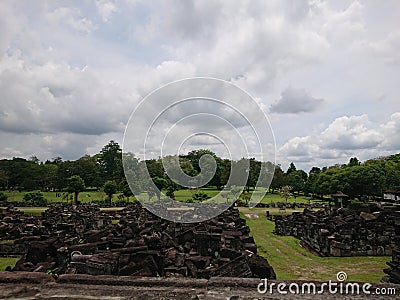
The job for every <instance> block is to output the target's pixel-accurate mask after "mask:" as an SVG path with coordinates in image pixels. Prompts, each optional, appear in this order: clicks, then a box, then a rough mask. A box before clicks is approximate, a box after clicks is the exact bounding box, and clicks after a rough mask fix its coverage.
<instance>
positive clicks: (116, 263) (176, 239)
mask: <svg viewBox="0 0 400 300" xmlns="http://www.w3.org/2000/svg"><path fill="white" fill-rule="evenodd" d="M2 216H3V215H2ZM18 218H19V222H15V220H16V219H18ZM9 221H11V222H9ZM16 224H17V225H16ZM1 226H3V227H4V229H10V228H17V229H18V230H17V231H18V233H17V234H14V233H13V234H10V231H7V230H2V231H0V233H1V235H0V239H2V240H4V239H7V240H12V241H13V243H12V244H8V246H9V247H10V249H9V254H12V253H11V252H12V248H13V247H14V251H15V250H16V249H17V245H20V246H21V245H22V246H21V248H19V252H21V251H22V250H24V251H23V252H24V255H23V256H22V258H21V259H20V260H19V261H18V262H17V264H16V265H15V267H14V268H13V270H14V271H34V272H47V273H51V274H65V273H69V274H93V275H100V274H105V275H132V276H165V277H194V278H211V277H219V276H223V277H259V278H275V277H276V276H275V273H274V270H273V268H272V267H271V266H270V265H269V264H268V262H267V260H266V259H264V258H262V257H261V256H258V255H257V247H256V245H255V243H254V240H253V238H252V237H251V236H250V235H249V232H250V230H249V227H248V226H247V225H246V223H245V221H244V220H243V219H242V218H240V216H239V211H238V210H237V209H234V208H230V209H229V210H227V211H225V212H224V213H222V214H220V215H219V216H217V217H215V218H213V219H210V220H208V221H205V222H201V223H188V224H185V223H174V222H170V221H166V220H163V219H161V218H159V217H157V216H155V215H153V214H151V213H150V212H148V211H147V210H146V209H144V208H142V206H141V205H140V204H138V203H137V204H134V205H130V206H128V207H126V208H125V209H123V210H122V211H118V212H114V213H104V212H101V211H100V209H99V208H98V207H96V206H93V205H85V206H62V205H56V206H52V207H50V208H49V209H48V210H47V211H45V212H44V213H42V215H41V216H37V217H32V216H24V215H22V214H21V213H20V212H18V211H16V210H12V209H10V210H8V211H6V212H5V215H4V216H3V218H2V223H1ZM3 227H0V230H1V228H3ZM15 254H20V253H15Z"/></svg>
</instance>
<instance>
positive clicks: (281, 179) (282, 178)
mask: <svg viewBox="0 0 400 300" xmlns="http://www.w3.org/2000/svg"><path fill="white" fill-rule="evenodd" d="M286 183H287V180H286V175H285V172H283V170H282V169H281V166H280V165H276V166H275V172H274V177H273V178H272V182H271V185H270V187H271V189H272V191H274V190H276V189H280V188H281V187H283V186H284V185H286Z"/></svg>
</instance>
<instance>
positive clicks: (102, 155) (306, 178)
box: [0, 141, 400, 199]
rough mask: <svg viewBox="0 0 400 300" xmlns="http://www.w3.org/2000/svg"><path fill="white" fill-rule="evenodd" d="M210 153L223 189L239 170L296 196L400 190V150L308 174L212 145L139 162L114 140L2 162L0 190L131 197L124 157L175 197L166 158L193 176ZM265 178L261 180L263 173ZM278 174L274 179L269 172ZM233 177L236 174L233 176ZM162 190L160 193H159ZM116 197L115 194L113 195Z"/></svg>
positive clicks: (249, 184) (251, 182)
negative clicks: (72, 155)
mask: <svg viewBox="0 0 400 300" xmlns="http://www.w3.org/2000/svg"><path fill="white" fill-rule="evenodd" d="M205 154H208V155H209V156H211V157H212V158H213V159H214V161H215V162H216V167H215V169H213V176H212V178H211V180H210V181H209V182H208V183H207V184H206V187H215V188H217V189H222V188H223V187H224V186H226V185H227V184H228V179H229V178H230V176H231V175H232V176H233V173H231V170H232V169H236V170H239V171H238V174H243V173H246V175H247V181H246V183H245V187H246V191H248V192H249V191H251V189H252V188H254V187H255V186H256V185H258V186H259V185H260V184H261V186H265V187H268V184H269V183H271V184H270V186H269V189H270V191H271V192H274V191H276V190H279V189H280V188H282V187H283V186H290V187H291V188H292V192H293V193H295V194H300V193H302V194H306V195H314V196H320V197H322V196H323V195H329V194H331V193H334V192H336V191H342V192H344V193H345V194H347V195H349V196H350V197H351V198H354V197H360V196H363V195H368V196H376V197H379V196H381V195H382V193H383V191H384V190H387V189H393V190H399V189H400V154H395V155H391V156H387V157H379V158H376V159H371V160H367V161H365V162H360V161H359V160H358V159H357V158H356V157H353V158H351V159H350V160H349V162H348V163H347V164H343V165H339V164H336V165H333V166H329V167H323V168H319V167H313V168H311V170H310V171H309V172H308V173H307V172H305V171H304V170H300V169H297V168H296V166H295V164H294V163H293V162H292V163H291V164H290V166H289V168H288V169H287V170H286V171H284V170H282V168H281V166H280V165H278V164H273V163H271V162H260V161H258V160H256V159H255V158H250V159H245V158H242V159H240V160H237V161H233V160H229V159H224V158H220V157H218V156H217V155H216V154H215V153H213V152H212V151H210V150H207V149H200V150H193V151H191V152H189V153H188V154H186V155H180V156H179V157H164V158H158V159H148V160H145V161H140V160H139V159H137V158H136V157H135V155H134V154H132V153H124V154H123V153H122V149H121V147H120V145H119V144H118V143H117V142H115V141H110V142H109V143H108V144H107V145H105V146H104V147H103V148H102V149H101V151H100V152H99V153H98V154H95V155H93V156H90V155H85V156H83V157H81V158H79V159H77V160H65V161H64V160H63V159H62V158H61V157H56V158H53V159H52V160H46V161H45V162H40V161H39V160H38V159H37V158H36V157H35V156H32V157H31V158H30V159H24V158H13V159H3V160H0V189H1V190H21V191H22V190H23V191H32V190H41V191H69V192H71V193H74V194H75V196H76V197H77V194H76V192H78V193H79V192H80V191H83V190H85V189H88V188H92V189H103V190H104V191H105V192H106V191H108V193H107V192H106V194H108V195H112V194H113V193H116V192H117V191H119V192H121V193H123V194H124V195H126V196H128V197H129V196H130V195H132V192H131V189H130V187H129V185H128V183H127V181H126V178H125V174H124V170H123V163H122V157H123V155H124V156H125V157H124V159H127V161H128V163H129V164H130V165H132V166H133V167H132V169H137V170H142V169H143V168H141V167H143V166H145V167H146V169H147V170H148V173H149V175H150V177H151V178H152V180H153V183H154V185H155V186H156V187H157V188H158V189H165V190H167V192H168V193H169V195H170V196H172V197H173V192H174V190H176V189H179V188H182V187H180V186H177V185H176V184H175V183H174V182H173V181H172V180H170V179H169V176H168V174H167V173H168V172H166V171H168V170H165V167H164V165H163V160H164V159H169V158H170V159H172V158H174V159H175V160H177V161H178V163H179V166H180V168H181V169H182V171H183V172H184V173H185V174H187V175H189V176H191V177H194V176H196V175H198V174H201V173H202V172H203V173H204V172H207V166H206V167H204V165H203V166H201V161H200V158H201V157H202V156H203V155H205ZM261 170H263V172H264V173H265V174H264V173H263V172H261V173H262V174H261V175H262V176H265V178H264V177H262V176H261V179H260V180H259V176H260V171H261ZM272 172H274V173H273V174H274V175H273V178H272V181H271V182H270V180H269V179H268V175H269V174H272ZM232 176H231V179H230V181H229V182H230V184H231V185H234V184H236V180H237V181H240V178H237V179H235V178H232ZM141 177H142V174H140V172H137V174H135V177H134V179H135V180H134V183H133V185H138V186H137V190H140V187H139V186H140V184H141ZM233 177H234V176H233ZM131 188H133V190H134V191H135V186H132V184H131ZM154 193H157V191H154ZM110 199H111V196H110Z"/></svg>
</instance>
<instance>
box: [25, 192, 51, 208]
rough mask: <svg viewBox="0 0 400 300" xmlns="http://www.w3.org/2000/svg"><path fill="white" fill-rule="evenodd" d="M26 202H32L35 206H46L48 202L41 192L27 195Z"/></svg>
mask: <svg viewBox="0 0 400 300" xmlns="http://www.w3.org/2000/svg"><path fill="white" fill-rule="evenodd" d="M23 199H24V201H25V202H30V203H32V204H33V205H35V206H46V205H47V201H46V199H45V198H44V196H43V194H42V193H41V192H40V191H34V192H29V193H26V194H25V195H24V197H23Z"/></svg>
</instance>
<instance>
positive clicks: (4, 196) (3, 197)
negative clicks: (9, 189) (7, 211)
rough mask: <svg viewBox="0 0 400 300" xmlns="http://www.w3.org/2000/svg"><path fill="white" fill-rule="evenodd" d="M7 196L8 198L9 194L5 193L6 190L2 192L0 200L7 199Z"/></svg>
mask: <svg viewBox="0 0 400 300" xmlns="http://www.w3.org/2000/svg"><path fill="white" fill-rule="evenodd" d="M7 198H8V196H7V194H6V193H4V192H0V201H4V202H5V201H7Z"/></svg>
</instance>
